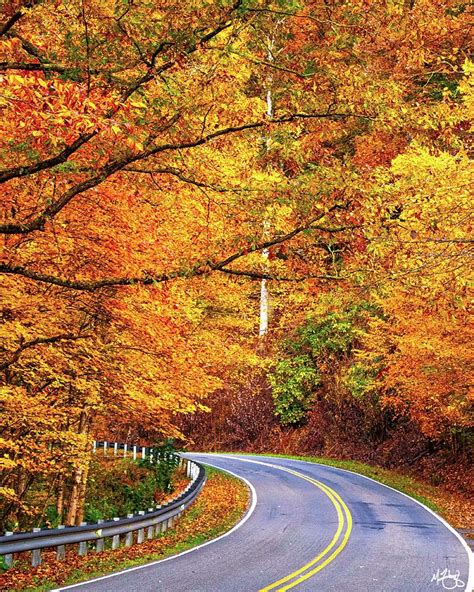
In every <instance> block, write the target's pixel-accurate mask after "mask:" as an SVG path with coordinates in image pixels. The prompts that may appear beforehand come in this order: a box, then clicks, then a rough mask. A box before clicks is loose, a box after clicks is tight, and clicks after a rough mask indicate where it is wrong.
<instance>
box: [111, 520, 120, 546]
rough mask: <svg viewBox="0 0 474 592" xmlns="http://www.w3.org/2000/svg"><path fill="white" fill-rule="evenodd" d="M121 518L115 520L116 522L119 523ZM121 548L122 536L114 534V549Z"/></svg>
mask: <svg viewBox="0 0 474 592" xmlns="http://www.w3.org/2000/svg"><path fill="white" fill-rule="evenodd" d="M119 520H120V518H114V522H118V521H119ZM119 547H120V535H119V534H114V536H113V537H112V549H118V548H119Z"/></svg>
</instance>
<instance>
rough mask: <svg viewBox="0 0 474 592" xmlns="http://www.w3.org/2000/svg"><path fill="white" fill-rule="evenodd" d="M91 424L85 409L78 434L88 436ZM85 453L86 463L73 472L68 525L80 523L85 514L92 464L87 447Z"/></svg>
mask: <svg viewBox="0 0 474 592" xmlns="http://www.w3.org/2000/svg"><path fill="white" fill-rule="evenodd" d="M89 426H90V419H89V417H88V412H87V411H86V410H85V409H83V410H82V411H81V415H80V418H79V428H78V434H80V435H84V436H86V437H87V436H88V434H89ZM86 442H87V443H86V446H88V440H86ZM83 454H84V456H85V462H84V464H81V465H79V466H78V467H76V468H75V469H74V471H73V474H72V487H71V492H70V494H69V502H68V507H67V514H66V524H67V525H68V526H73V525H74V524H80V522H81V519H82V515H83V506H84V499H85V487H86V483H87V475H88V472H89V464H90V451H89V450H87V449H85V450H83ZM81 504H82V507H81Z"/></svg>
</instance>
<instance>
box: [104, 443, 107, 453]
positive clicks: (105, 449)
mask: <svg viewBox="0 0 474 592" xmlns="http://www.w3.org/2000/svg"><path fill="white" fill-rule="evenodd" d="M106 454H107V442H104V456H105V455H106Z"/></svg>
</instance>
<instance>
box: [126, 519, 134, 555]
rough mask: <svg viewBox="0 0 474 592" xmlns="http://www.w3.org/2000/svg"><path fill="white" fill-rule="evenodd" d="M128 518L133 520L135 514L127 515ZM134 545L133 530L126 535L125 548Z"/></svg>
mask: <svg viewBox="0 0 474 592" xmlns="http://www.w3.org/2000/svg"><path fill="white" fill-rule="evenodd" d="M127 518H133V514H127ZM132 545H133V530H131V531H130V532H127V534H126V535H125V546H126V547H131V546H132Z"/></svg>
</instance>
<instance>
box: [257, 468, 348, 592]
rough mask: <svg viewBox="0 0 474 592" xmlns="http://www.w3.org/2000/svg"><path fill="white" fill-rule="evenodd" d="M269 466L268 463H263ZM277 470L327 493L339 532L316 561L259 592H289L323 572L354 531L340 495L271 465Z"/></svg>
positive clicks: (296, 472) (317, 482) (300, 474)
mask: <svg viewBox="0 0 474 592" xmlns="http://www.w3.org/2000/svg"><path fill="white" fill-rule="evenodd" d="M262 464H267V463H262ZM269 466H272V467H275V468H278V469H280V470H281V471H285V472H287V473H291V474H292V475H295V476H296V477H299V478H300V479H304V480H305V481H308V482H309V483H312V484H313V485H314V486H315V487H317V488H318V489H320V490H321V491H322V492H323V493H325V494H326V495H327V496H328V498H329V499H330V500H331V503H332V504H333V506H334V508H335V510H336V513H337V530H336V532H335V534H334V536H333V538H332V540H331V542H330V543H329V544H328V545H327V547H326V548H325V549H324V550H323V551H321V553H319V555H317V557H315V558H314V559H312V560H311V561H309V562H308V563H306V564H305V565H303V566H302V567H300V568H299V569H297V570H296V571H293V572H291V573H289V574H288V575H286V576H285V577H283V578H281V579H280V580H278V581H276V582H273V584H270V585H268V586H266V587H265V588H261V590H259V592H269V591H270V590H275V591H276V592H284V591H285V590H289V589H290V588H294V587H295V586H297V585H298V584H300V583H301V582H304V581H305V580H307V579H308V578H310V577H311V576H313V575H314V574H315V573H318V571H321V570H322V569H323V568H324V567H326V565H328V564H329V563H331V561H333V560H334V559H335V558H336V557H337V556H338V555H339V553H340V552H341V551H342V550H343V549H344V547H345V546H346V545H347V541H348V540H349V536H350V534H351V530H352V516H351V513H350V511H349V508H348V507H347V506H346V504H345V503H344V501H343V500H342V499H341V497H340V496H339V494H338V493H337V492H336V491H334V489H331V488H330V487H328V486H327V485H325V484H324V483H321V482H320V481H317V480H316V479H312V478H311V477H307V476H306V475H304V474H303V473H299V472H298V471H293V470H292V469H287V468H285V467H282V466H279V465H269Z"/></svg>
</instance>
